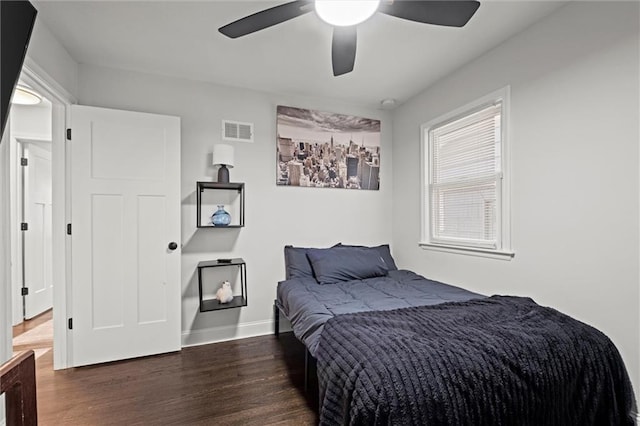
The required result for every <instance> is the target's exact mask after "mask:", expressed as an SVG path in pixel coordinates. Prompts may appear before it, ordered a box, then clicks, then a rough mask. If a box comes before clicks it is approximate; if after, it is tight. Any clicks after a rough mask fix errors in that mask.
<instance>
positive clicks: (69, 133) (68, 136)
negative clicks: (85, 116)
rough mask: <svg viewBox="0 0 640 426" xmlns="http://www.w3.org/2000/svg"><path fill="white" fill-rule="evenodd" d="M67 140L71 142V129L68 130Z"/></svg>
mask: <svg viewBox="0 0 640 426" xmlns="http://www.w3.org/2000/svg"><path fill="white" fill-rule="evenodd" d="M67 140H68V141H70V140H71V129H67Z"/></svg>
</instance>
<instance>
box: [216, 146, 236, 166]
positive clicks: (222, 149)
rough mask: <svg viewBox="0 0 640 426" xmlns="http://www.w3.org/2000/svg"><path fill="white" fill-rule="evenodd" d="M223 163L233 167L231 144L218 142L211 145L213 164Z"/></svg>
mask: <svg viewBox="0 0 640 426" xmlns="http://www.w3.org/2000/svg"><path fill="white" fill-rule="evenodd" d="M223 164H224V165H225V166H227V167H233V147H232V146H231V145H223V144H218V145H214V146H213V165H214V166H218V165H223Z"/></svg>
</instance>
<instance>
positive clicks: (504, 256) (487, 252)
mask: <svg viewBox="0 0 640 426" xmlns="http://www.w3.org/2000/svg"><path fill="white" fill-rule="evenodd" d="M418 245H419V246H420V247H421V248H422V249H424V250H433V251H441V252H445V253H456V254H464V255H467V256H479V257H488V258H490V259H500V260H511V259H513V257H514V256H515V255H516V254H515V253H514V252H512V251H500V250H491V249H485V248H479V247H478V248H475V247H458V246H447V245H442V244H433V243H418Z"/></svg>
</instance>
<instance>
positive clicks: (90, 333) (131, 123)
mask: <svg viewBox="0 0 640 426" xmlns="http://www.w3.org/2000/svg"><path fill="white" fill-rule="evenodd" d="M71 123H72V126H71V129H72V140H71V141H70V142H69V143H70V146H71V225H72V235H71V263H72V265H71V270H72V271H71V279H72V295H71V299H72V302H71V306H72V319H73V322H72V343H71V345H72V351H71V352H72V361H71V364H72V365H73V366H80V365H87V364H95V363H99V362H107V361H114V360H119V359H126V358H133V357H139V356H145V355H152V354H158V353H164V352H171V351H177V350H180V329H181V326H180V321H181V315H180V310H181V289H180V288H181V286H180V119H179V118H178V117H169V116H161V115H155V114H144V113H137V112H130V111H118V110H110V109H103V108H95V107H86V106H77V105H73V106H72V108H71ZM172 242H173V243H176V244H171V243H172ZM176 245H177V248H175V246H176ZM169 246H171V247H173V248H169Z"/></svg>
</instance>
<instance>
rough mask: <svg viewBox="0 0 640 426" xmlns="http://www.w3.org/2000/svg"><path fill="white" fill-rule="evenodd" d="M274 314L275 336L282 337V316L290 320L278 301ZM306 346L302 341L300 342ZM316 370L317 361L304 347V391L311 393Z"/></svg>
mask: <svg viewBox="0 0 640 426" xmlns="http://www.w3.org/2000/svg"><path fill="white" fill-rule="evenodd" d="M273 314H274V317H275V328H274V335H275V336H276V337H278V336H280V314H282V316H284V318H285V319H286V320H287V321H289V318H287V316H286V315H285V313H284V310H283V308H282V305H281V304H280V303H279V302H278V300H274V301H273ZM300 343H302V344H303V345H304V343H303V342H302V341H300ZM315 368H316V359H315V358H314V357H313V355H311V352H309V349H307V346H306V345H304V391H305V392H308V391H309V377H310V376H311V374H312V371H314V370H315Z"/></svg>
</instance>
